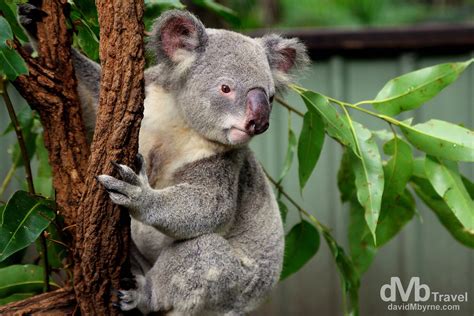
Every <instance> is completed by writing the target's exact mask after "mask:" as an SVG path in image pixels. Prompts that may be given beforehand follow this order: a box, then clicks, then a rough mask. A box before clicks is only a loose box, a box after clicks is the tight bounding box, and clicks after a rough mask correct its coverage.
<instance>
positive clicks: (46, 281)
mask: <svg viewBox="0 0 474 316" xmlns="http://www.w3.org/2000/svg"><path fill="white" fill-rule="evenodd" d="M4 84H5V81H3V80H1V79H0V94H1V95H2V97H3V100H4V101H5V105H6V107H7V110H8V115H9V116H10V120H11V122H12V124H13V127H14V129H15V133H16V138H17V140H18V145H19V147H20V152H21V157H22V158H23V164H24V166H25V178H26V182H27V184H28V192H29V193H31V194H36V193H35V186H34V184H33V175H32V172H31V165H30V159H29V157H28V151H27V150H26V144H25V138H24V137H23V131H22V130H21V126H20V123H19V121H18V118H17V116H16V113H15V108H14V107H13V103H12V101H11V99H10V96H9V95H8V91H7V89H6V88H7V87H6V86H4ZM40 242H41V251H42V252H43V265H44V272H43V273H44V275H43V279H44V289H43V291H44V292H49V290H50V286H49V263H48V247H47V244H46V238H45V236H44V234H41V236H40Z"/></svg>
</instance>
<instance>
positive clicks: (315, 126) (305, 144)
mask: <svg viewBox="0 0 474 316" xmlns="http://www.w3.org/2000/svg"><path fill="white" fill-rule="evenodd" d="M323 144H324V123H323V120H322V118H321V116H320V115H319V113H318V112H317V111H316V110H314V109H312V110H309V111H308V112H306V113H305V115H304V118H303V128H302V130H301V134H300V138H299V141H298V175H299V180H300V188H301V189H303V188H304V186H305V185H306V182H308V179H309V177H310V176H311V174H312V173H313V170H314V168H315V167H316V163H317V162H318V159H319V155H320V154H321V150H322V149H323Z"/></svg>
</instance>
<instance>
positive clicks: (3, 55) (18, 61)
mask: <svg viewBox="0 0 474 316" xmlns="http://www.w3.org/2000/svg"><path fill="white" fill-rule="evenodd" d="M26 74H28V67H27V66H26V63H25V61H24V60H23V58H21V56H20V54H18V52H17V51H16V50H14V49H11V48H9V47H0V76H2V75H4V76H6V77H7V79H8V80H15V79H16V78H17V77H18V76H21V75H26Z"/></svg>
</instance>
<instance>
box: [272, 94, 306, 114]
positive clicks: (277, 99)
mask: <svg viewBox="0 0 474 316" xmlns="http://www.w3.org/2000/svg"><path fill="white" fill-rule="evenodd" d="M275 101H277V102H278V103H280V104H281V105H282V106H283V107H285V108H287V109H288V110H289V111H291V112H293V113H296V114H297V115H299V116H301V117H303V116H304V114H303V112H300V111H298V110H297V109H295V108H294V107H292V106H291V105H289V104H288V103H287V102H286V101H285V100H283V99H281V98H279V97H275Z"/></svg>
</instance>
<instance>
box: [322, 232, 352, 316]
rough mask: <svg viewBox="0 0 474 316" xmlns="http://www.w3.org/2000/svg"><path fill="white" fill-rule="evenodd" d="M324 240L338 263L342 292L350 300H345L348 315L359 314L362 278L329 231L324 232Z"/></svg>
mask: <svg viewBox="0 0 474 316" xmlns="http://www.w3.org/2000/svg"><path fill="white" fill-rule="evenodd" d="M323 236H324V239H325V240H326V243H327V245H328V247H329V250H330V251H331V254H332V256H333V258H334V261H335V262H336V266H337V270H338V272H339V277H340V279H341V287H342V292H343V293H344V295H345V296H346V297H347V298H348V300H344V301H345V302H346V304H348V306H346V309H347V311H348V315H354V316H356V315H358V314H359V287H360V276H359V273H358V272H357V270H356V268H355V266H354V263H353V262H352V260H351V258H350V257H348V256H347V255H346V253H345V252H344V249H343V248H342V247H341V246H339V244H338V243H337V242H336V240H335V239H334V237H332V236H331V234H330V233H329V232H328V231H323Z"/></svg>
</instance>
